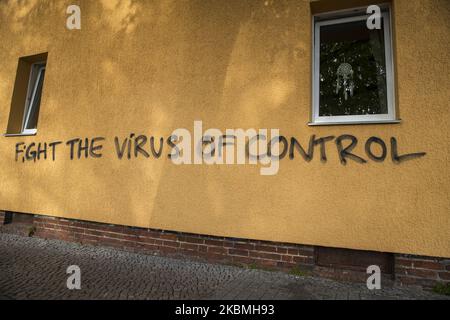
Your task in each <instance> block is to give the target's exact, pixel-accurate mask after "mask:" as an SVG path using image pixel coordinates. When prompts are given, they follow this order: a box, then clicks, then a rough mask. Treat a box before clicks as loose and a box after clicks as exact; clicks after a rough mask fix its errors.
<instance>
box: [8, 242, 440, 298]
mask: <svg viewBox="0 0 450 320" xmlns="http://www.w3.org/2000/svg"><path fill="white" fill-rule="evenodd" d="M69 265H78V266H79V267H80V268H81V290H68V289H67V287H66V281H67V277H68V276H69V275H68V274H66V270H67V267H68V266H69ZM0 298H2V299H236V300H242V299H445V298H448V297H445V296H440V295H435V294H433V293H430V292H425V291H422V290H419V289H413V288H408V289H406V288H400V287H390V288H383V289H382V290H375V291H369V290H368V289H367V288H366V287H365V284H349V283H341V282H336V281H331V280H326V279H320V278H314V277H298V276H294V275H290V274H285V273H281V272H270V271H262V270H255V269H244V268H239V267H233V266H224V265H218V264H208V263H202V262H196V261H190V260H182V259H172V258H165V257H157V256H150V255H143V254H135V253H130V252H123V251H119V250H116V249H111V248H103V247H93V246H85V245H80V244H76V243H66V242H62V241H55V240H45V239H39V238H29V237H23V236H18V235H12V234H5V233H0Z"/></svg>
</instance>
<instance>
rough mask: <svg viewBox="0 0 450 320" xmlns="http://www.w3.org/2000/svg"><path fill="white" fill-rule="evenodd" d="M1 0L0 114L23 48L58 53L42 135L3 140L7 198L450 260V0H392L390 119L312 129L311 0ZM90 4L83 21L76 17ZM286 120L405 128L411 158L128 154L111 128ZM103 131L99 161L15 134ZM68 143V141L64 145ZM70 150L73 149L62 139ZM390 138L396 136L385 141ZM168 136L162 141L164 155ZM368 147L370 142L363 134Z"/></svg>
mask: <svg viewBox="0 0 450 320" xmlns="http://www.w3.org/2000/svg"><path fill="white" fill-rule="evenodd" d="M264 2H265V1H263V0H261V1H256V0H255V1H223V0H222V1H221V0H219V1H200V0H190V1H179V0H160V1H144V0H142V1H132V0H120V1H118V0H117V1H115V0H98V1H91V0H84V1H72V0H70V1H51V0H39V1H38V0H28V1H1V2H0V39H1V42H0V66H1V68H0V128H3V130H6V128H7V125H8V117H9V110H10V106H11V97H12V92H13V86H14V81H15V77H16V69H17V63H18V59H19V57H23V56H29V55H33V54H38V53H43V52H48V64H47V71H46V79H45V88H44V94H43V100H42V104H41V111H40V117H39V124H38V134H37V135H36V136H34V137H0V163H1V165H0V209H1V210H10V211H17V212H27V213H37V214H46V215H52V216H62V217H68V218H75V219H85V220H91V221H99V222H108V223H114V224H124V225H132V226H141V227H151V228H158V229H167V230H177V231H184V232H193V233H200V234H210V235H219V236H232V237H243V238H253V239H263V240H273V241H286V242H294V243H302V244H314V245H323V246H332V247H346V248H354V249H370V250H378V251H388V252H400V253H413V254H424V255H431V256H446V257H450V210H449V209H450V208H449V207H450V203H449V196H448V194H449V191H450V190H449V187H450V184H449V122H450V119H449V114H450V113H449V110H448V108H449V101H450V94H449V86H450V78H449V77H450V68H449V66H450V61H449V60H450V54H449V52H450V42H449V40H448V39H449V35H450V2H448V1H447V0H442V1H439V0H429V1H425V0H414V1H412V0H398V1H394V10H393V16H394V22H393V23H394V29H395V34H394V40H395V57H396V75H397V81H396V83H397V88H396V89H397V107H398V111H399V115H400V118H401V119H402V122H401V123H400V124H389V125H386V124H384V125H380V124H378V125H359V126H358V125H350V126H321V127H310V126H308V125H307V123H308V122H309V119H310V113H311V112H310V105H311V93H310V92H311V81H310V79H311V11H310V4H309V1H300V0H299V1H275V3H274V4H273V3H272V1H268V4H269V5H264ZM74 3H76V4H79V5H80V6H81V13H82V29H81V30H80V31H68V30H67V29H66V27H65V24H66V17H67V15H66V13H65V10H66V7H67V6H68V5H70V4H74ZM194 120H202V121H203V125H204V127H205V128H210V127H214V128H220V129H222V130H225V129H226V128H245V129H247V128H279V129H280V133H281V134H283V135H284V136H286V137H291V136H294V137H296V138H297V139H299V140H300V141H301V142H303V143H307V141H308V139H309V137H310V135H312V134H315V135H317V136H327V135H335V136H338V135H340V134H344V133H347V134H352V135H355V136H357V137H358V138H359V139H360V141H365V140H366V139H367V138H368V137H370V136H373V135H374V136H379V137H381V138H383V140H384V141H386V142H388V141H389V139H390V137H391V136H395V137H397V139H398V141H399V148H400V152H402V153H404V152H418V151H424V152H427V155H426V156H425V157H423V158H420V159H415V160H411V161H407V162H404V163H402V164H400V165H398V164H394V163H392V162H391V161H388V160H386V161H384V162H382V163H377V162H372V161H369V162H368V163H367V164H364V165H361V164H358V163H356V162H351V161H350V162H349V163H348V164H347V165H346V166H343V165H341V164H340V162H339V159H338V154H337V152H336V151H335V145H334V143H330V144H329V145H327V150H328V152H327V155H328V162H327V163H321V162H320V159H319V157H318V155H316V156H315V158H314V160H313V161H312V162H310V163H306V162H305V161H303V160H302V159H301V158H300V157H296V159H295V160H289V159H284V160H282V161H281V164H280V171H279V173H278V174H277V175H274V176H261V175H259V168H258V167H255V166H249V165H245V166H242V165H241V166H236V165H235V166H223V165H222V166H219V165H216V166H207V165H196V166H194V165H191V166H189V165H183V166H176V165H174V164H173V163H171V161H170V160H169V159H167V157H164V158H163V159H153V158H149V159H145V158H138V159H132V160H125V159H122V160H118V159H117V157H115V156H114V150H113V148H114V143H113V138H114V137H115V136H120V137H126V136H127V135H129V134H130V133H135V134H146V135H154V136H156V137H159V136H165V137H167V136H169V135H170V134H171V132H172V131H173V130H174V129H176V128H188V129H190V130H192V126H193V122H194ZM95 136H103V137H105V138H106V139H107V143H105V144H104V149H103V154H104V156H103V157H102V158H100V159H81V160H74V161H70V160H69V156H68V154H67V153H63V152H61V153H59V154H58V158H57V160H56V161H54V162H53V161H49V160H46V161H38V162H36V163H34V162H26V163H22V162H16V161H15V152H14V150H15V145H16V143H17V142H20V141H23V142H25V143H31V142H50V141H53V140H61V141H66V140H69V139H71V138H75V137H82V138H84V137H95ZM61 148H62V147H61ZM61 150H62V149H61ZM389 150H390V147H389ZM166 151H167V150H164V153H165V154H166ZM355 152H356V153H358V154H360V155H364V145H363V144H361V143H360V144H359V145H358V146H357V148H356V150H355Z"/></svg>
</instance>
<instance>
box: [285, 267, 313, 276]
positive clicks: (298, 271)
mask: <svg viewBox="0 0 450 320" xmlns="http://www.w3.org/2000/svg"><path fill="white" fill-rule="evenodd" d="M289 273H290V274H292V275H294V276H298V277H307V276H309V271H307V270H302V269H300V268H299V267H293V268H292V269H291V270H290V271H289Z"/></svg>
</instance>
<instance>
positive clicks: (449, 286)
mask: <svg viewBox="0 0 450 320" xmlns="http://www.w3.org/2000/svg"><path fill="white" fill-rule="evenodd" d="M433 292H435V293H438V294H443V295H446V296H450V283H439V284H437V285H436V286H435V287H434V288H433Z"/></svg>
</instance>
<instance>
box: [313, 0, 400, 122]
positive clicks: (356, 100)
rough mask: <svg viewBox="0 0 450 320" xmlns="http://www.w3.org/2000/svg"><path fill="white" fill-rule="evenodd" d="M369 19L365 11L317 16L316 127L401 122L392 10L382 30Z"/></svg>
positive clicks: (383, 15)
mask: <svg viewBox="0 0 450 320" xmlns="http://www.w3.org/2000/svg"><path fill="white" fill-rule="evenodd" d="M367 18H368V15H367V14H366V13H365V10H364V11H361V10H359V11H352V13H351V15H349V12H348V11H347V13H344V14H342V13H339V14H338V15H330V14H328V15H318V16H315V17H314V54H313V59H314V63H313V66H314V67H313V72H314V74H313V112H312V120H313V124H341V123H342V124H346V123H367V122H368V123H370V122H372V123H373V122H393V121H395V120H396V118H395V102H394V81H393V65H392V63H393V62H392V61H393V59H392V45H391V24H390V18H389V8H387V7H386V8H383V11H382V13H381V21H380V22H381V28H380V29H369V28H368V27H367Z"/></svg>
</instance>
